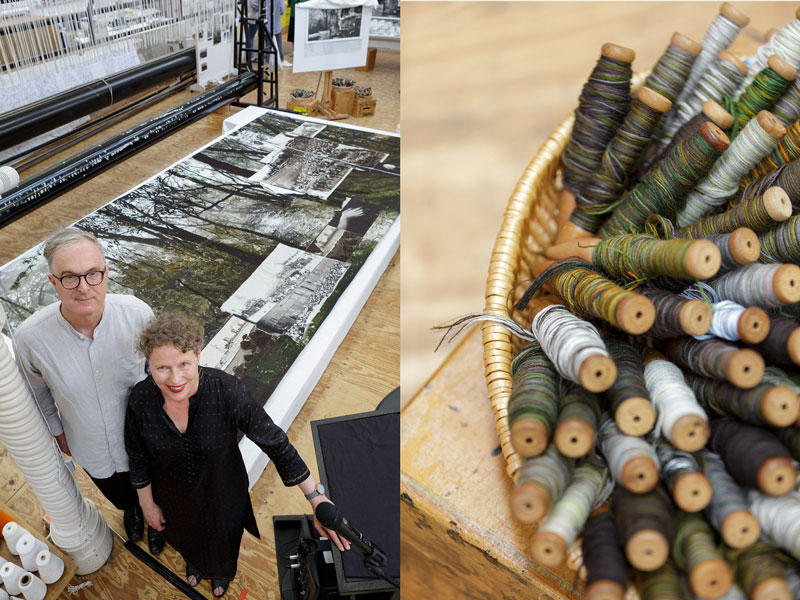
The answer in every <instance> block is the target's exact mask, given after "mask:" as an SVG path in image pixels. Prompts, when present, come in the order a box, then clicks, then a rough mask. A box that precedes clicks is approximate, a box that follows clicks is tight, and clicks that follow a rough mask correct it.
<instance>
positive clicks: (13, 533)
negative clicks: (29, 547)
mask: <svg viewBox="0 0 800 600" xmlns="http://www.w3.org/2000/svg"><path fill="white" fill-rule="evenodd" d="M27 533H28V530H27V529H25V528H24V527H22V526H21V525H18V524H17V523H16V522H15V521H9V522H8V523H6V524H5V525H4V526H3V537H4V538H5V540H6V542H7V543H8V551H9V552H11V554H13V555H14V556H18V555H19V552H17V542H18V541H19V539H20V538H21V537H22V536H23V535H25V534H27Z"/></svg>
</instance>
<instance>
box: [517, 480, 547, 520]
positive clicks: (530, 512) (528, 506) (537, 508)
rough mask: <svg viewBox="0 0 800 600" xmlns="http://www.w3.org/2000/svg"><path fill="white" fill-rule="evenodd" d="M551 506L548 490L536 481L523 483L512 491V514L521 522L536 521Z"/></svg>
mask: <svg viewBox="0 0 800 600" xmlns="http://www.w3.org/2000/svg"><path fill="white" fill-rule="evenodd" d="M549 508H550V498H549V497H548V495H547V492H545V491H544V490H543V489H542V488H541V487H539V486H538V485H536V484H535V483H523V484H521V485H518V486H517V487H515V488H514V491H513V492H511V514H512V515H514V518H515V519H516V520H517V521H519V522H520V523H525V524H531V523H536V522H537V521H538V520H539V519H541V518H542V517H543V516H544V515H545V514H546V513H547V511H548V509H549Z"/></svg>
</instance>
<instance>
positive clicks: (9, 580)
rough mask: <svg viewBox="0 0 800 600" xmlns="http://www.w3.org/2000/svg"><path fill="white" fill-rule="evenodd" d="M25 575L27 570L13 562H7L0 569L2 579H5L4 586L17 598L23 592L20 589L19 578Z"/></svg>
mask: <svg viewBox="0 0 800 600" xmlns="http://www.w3.org/2000/svg"><path fill="white" fill-rule="evenodd" d="M24 574H25V569H23V568H22V567H20V566H19V565H17V564H14V563H12V562H7V563H6V564H4V565H3V566H2V567H0V577H2V578H3V584H4V585H5V586H6V591H7V592H8V593H9V594H10V595H12V596H16V595H17V594H19V593H20V592H21V591H22V590H20V588H19V578H20V577H22V576H23V575H24Z"/></svg>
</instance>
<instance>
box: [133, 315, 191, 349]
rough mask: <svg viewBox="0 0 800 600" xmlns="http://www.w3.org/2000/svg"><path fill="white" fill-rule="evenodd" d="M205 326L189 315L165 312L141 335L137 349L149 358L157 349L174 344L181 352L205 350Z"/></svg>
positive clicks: (157, 316) (156, 317)
mask: <svg viewBox="0 0 800 600" xmlns="http://www.w3.org/2000/svg"><path fill="white" fill-rule="evenodd" d="M203 334H204V332H203V326H202V325H201V324H200V323H199V322H198V321H196V320H195V319H193V318H192V317H189V316H187V315H183V314H179V313H171V312H165V313H161V314H158V315H156V316H155V317H153V318H152V319H150V322H149V323H148V324H147V326H146V327H145V328H144V329H143V330H142V333H141V334H140V335H139V342H138V344H137V346H136V347H137V349H138V350H139V352H141V353H142V354H143V355H144V357H145V358H149V357H150V354H151V353H152V352H153V350H154V349H155V348H158V347H160V346H166V345H167V344H172V345H174V346H175V347H176V348H178V349H179V350H180V351H181V352H188V351H190V350H191V351H193V352H199V351H200V350H202V348H203Z"/></svg>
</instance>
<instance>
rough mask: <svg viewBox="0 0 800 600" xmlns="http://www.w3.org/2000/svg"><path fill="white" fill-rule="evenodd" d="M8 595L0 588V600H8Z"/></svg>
mask: <svg viewBox="0 0 800 600" xmlns="http://www.w3.org/2000/svg"><path fill="white" fill-rule="evenodd" d="M8 599H9V595H8V592H6V591H5V590H4V589H3V588H0V600H8Z"/></svg>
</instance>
